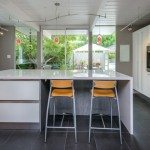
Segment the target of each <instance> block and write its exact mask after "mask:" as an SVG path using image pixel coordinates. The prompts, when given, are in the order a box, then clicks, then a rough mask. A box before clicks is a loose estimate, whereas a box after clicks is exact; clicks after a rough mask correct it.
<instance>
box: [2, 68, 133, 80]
mask: <svg viewBox="0 0 150 150" xmlns="http://www.w3.org/2000/svg"><path fill="white" fill-rule="evenodd" d="M20 79H22V80H26V79H29V80H30V79H31V80H40V79H73V80H76V79H77V80H94V79H101V80H130V79H132V77H130V76H127V75H124V74H121V73H119V72H114V71H105V72H102V71H100V70H42V69H34V70H31V69H24V70H19V69H11V70H3V71H0V80H20Z"/></svg>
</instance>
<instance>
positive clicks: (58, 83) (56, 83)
mask: <svg viewBox="0 0 150 150" xmlns="http://www.w3.org/2000/svg"><path fill="white" fill-rule="evenodd" d="M72 85H73V81H72V80H51V86H52V87H54V88H70V87H72Z"/></svg>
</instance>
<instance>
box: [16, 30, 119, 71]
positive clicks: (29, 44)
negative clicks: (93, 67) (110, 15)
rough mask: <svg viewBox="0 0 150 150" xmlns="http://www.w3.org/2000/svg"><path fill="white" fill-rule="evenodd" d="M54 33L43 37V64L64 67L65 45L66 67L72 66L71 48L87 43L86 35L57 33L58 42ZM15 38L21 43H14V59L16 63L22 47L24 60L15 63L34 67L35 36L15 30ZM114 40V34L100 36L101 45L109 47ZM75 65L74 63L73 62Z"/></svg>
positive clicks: (113, 56) (112, 54)
mask: <svg viewBox="0 0 150 150" xmlns="http://www.w3.org/2000/svg"><path fill="white" fill-rule="evenodd" d="M54 37H55V35H53V36H52V37H51V38H47V37H44V38H43V56H44V62H43V65H51V66H52V68H55V69H58V68H59V69H65V67H66V66H65V47H66V62H67V68H73V67H74V66H73V64H74V63H72V62H71V61H73V60H72V56H73V55H72V54H73V50H75V49H77V48H79V47H81V46H84V45H85V44H87V43H88V37H87V35H67V36H66V37H65V35H59V44H56V43H54V41H53V39H54ZM16 39H20V41H21V44H19V45H16V61H17V63H18V58H19V48H20V47H21V48H22V49H23V59H24V60H25V65H17V67H18V68H34V67H36V66H35V65H30V64H36V55H37V37H36V36H32V37H31V41H30V37H29V36H27V35H25V34H23V33H20V32H18V31H16ZM65 40H66V42H65ZM115 42H116V36H115V34H114V33H113V34H111V35H103V36H102V46H104V47H109V46H111V45H113V44H115ZM93 43H94V44H97V35H94V36H93ZM114 58H115V54H114V53H109V59H114ZM74 65H75V64H74Z"/></svg>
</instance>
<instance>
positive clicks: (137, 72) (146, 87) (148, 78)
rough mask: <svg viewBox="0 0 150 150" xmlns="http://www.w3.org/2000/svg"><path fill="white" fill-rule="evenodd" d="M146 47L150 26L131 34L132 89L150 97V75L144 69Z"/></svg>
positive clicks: (149, 41) (149, 42)
mask: <svg viewBox="0 0 150 150" xmlns="http://www.w3.org/2000/svg"><path fill="white" fill-rule="evenodd" d="M148 45H150V25H149V26H146V27H144V28H142V29H140V30H138V31H136V32H134V33H133V87H134V89H135V90H137V91H138V92H140V93H142V94H144V95H146V96H148V97H150V75H149V72H147V68H146V51H147V49H146V48H147V46H148Z"/></svg>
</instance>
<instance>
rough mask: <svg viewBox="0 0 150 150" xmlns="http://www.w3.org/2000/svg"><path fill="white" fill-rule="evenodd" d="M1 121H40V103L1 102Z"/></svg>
mask: <svg viewBox="0 0 150 150" xmlns="http://www.w3.org/2000/svg"><path fill="white" fill-rule="evenodd" d="M0 122H33V123H36V122H39V103H0Z"/></svg>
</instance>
